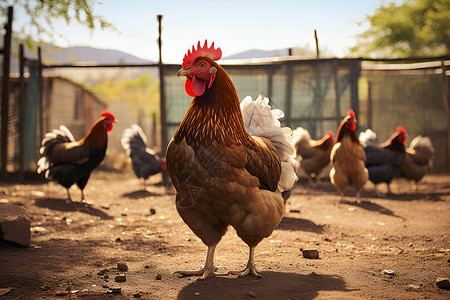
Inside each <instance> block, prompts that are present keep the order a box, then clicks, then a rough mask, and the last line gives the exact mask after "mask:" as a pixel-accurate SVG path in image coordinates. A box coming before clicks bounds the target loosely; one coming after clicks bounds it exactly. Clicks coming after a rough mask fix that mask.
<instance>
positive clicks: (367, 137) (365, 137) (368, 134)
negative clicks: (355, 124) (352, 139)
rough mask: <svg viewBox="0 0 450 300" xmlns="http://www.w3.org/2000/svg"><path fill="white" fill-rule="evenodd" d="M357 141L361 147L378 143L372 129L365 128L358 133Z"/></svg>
mask: <svg viewBox="0 0 450 300" xmlns="http://www.w3.org/2000/svg"><path fill="white" fill-rule="evenodd" d="M359 142H360V143H361V145H362V146H363V147H365V146H367V145H370V144H372V145H378V140H377V134H376V133H375V131H373V130H372V129H370V128H369V129H367V130H366V131H362V132H361V133H360V134H359Z"/></svg>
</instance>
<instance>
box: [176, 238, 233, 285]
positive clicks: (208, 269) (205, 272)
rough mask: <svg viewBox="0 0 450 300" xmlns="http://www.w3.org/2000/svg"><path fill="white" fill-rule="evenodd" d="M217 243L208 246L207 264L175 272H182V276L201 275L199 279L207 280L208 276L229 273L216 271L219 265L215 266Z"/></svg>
mask: <svg viewBox="0 0 450 300" xmlns="http://www.w3.org/2000/svg"><path fill="white" fill-rule="evenodd" d="M216 246H217V244H216V245H212V246H208V253H207V254H206V263H205V265H204V266H203V265H202V267H201V268H200V269H198V270H185V271H175V273H174V274H180V275H182V276H200V277H198V278H197V280H205V279H206V278H208V277H214V276H226V275H228V273H223V274H222V273H216V271H217V269H218V268H217V267H215V266H214V251H215V250H216Z"/></svg>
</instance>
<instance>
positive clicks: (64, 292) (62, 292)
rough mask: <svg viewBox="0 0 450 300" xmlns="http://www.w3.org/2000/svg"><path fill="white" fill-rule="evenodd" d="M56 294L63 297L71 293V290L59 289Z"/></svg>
mask: <svg viewBox="0 0 450 300" xmlns="http://www.w3.org/2000/svg"><path fill="white" fill-rule="evenodd" d="M55 295H56V296H58V297H63V296H67V295H69V292H68V291H58V292H56V294H55Z"/></svg>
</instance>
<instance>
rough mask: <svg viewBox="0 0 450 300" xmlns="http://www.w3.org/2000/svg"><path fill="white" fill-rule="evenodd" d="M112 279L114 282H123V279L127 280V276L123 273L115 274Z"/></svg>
mask: <svg viewBox="0 0 450 300" xmlns="http://www.w3.org/2000/svg"><path fill="white" fill-rule="evenodd" d="M114 281H115V282H125V281H127V277H126V276H125V275H117V276H116V277H115V278H114Z"/></svg>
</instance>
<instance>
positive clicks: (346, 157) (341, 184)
mask: <svg viewBox="0 0 450 300" xmlns="http://www.w3.org/2000/svg"><path fill="white" fill-rule="evenodd" d="M355 129H356V116H355V112H354V111H353V110H350V111H349V112H348V113H347V116H345V118H344V119H343V120H342V121H341V124H340V125H339V128H338V131H337V134H336V142H335V144H334V146H333V148H332V149H331V154H330V160H331V161H332V163H333V168H332V169H331V171H330V180H331V183H332V184H333V185H334V186H335V187H336V188H337V189H338V191H339V192H340V194H341V201H343V200H344V192H345V190H346V189H347V187H349V186H353V188H354V189H355V190H356V202H359V199H360V192H361V189H362V188H363V187H364V185H365V184H366V182H367V180H368V178H369V173H368V171H367V168H366V167H365V162H366V154H365V153H364V149H363V147H362V146H361V144H360V143H359V140H358V137H357V136H356V133H355Z"/></svg>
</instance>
